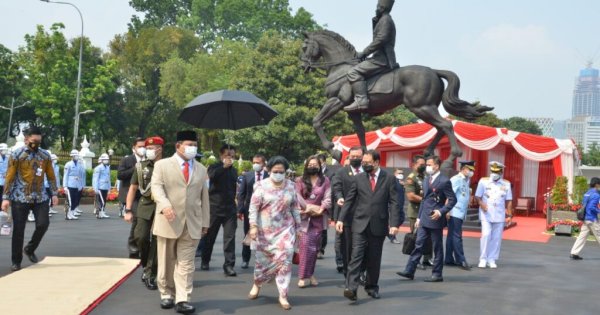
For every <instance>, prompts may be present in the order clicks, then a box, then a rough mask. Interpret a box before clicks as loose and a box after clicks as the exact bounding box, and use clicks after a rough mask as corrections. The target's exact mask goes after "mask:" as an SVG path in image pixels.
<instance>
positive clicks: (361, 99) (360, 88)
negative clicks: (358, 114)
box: [344, 81, 369, 112]
mask: <svg viewBox="0 0 600 315" xmlns="http://www.w3.org/2000/svg"><path fill="white" fill-rule="evenodd" d="M352 90H353V91H354V103H352V104H350V105H348V106H346V107H344V110H345V111H347V112H353V111H358V110H364V109H367V108H369V98H368V97H367V81H356V82H352Z"/></svg>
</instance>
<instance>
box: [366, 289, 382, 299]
mask: <svg viewBox="0 0 600 315" xmlns="http://www.w3.org/2000/svg"><path fill="white" fill-rule="evenodd" d="M366 291H367V294H368V295H369V296H370V297H372V298H374V299H376V300H379V299H380V298H381V296H380V295H379V291H377V290H366Z"/></svg>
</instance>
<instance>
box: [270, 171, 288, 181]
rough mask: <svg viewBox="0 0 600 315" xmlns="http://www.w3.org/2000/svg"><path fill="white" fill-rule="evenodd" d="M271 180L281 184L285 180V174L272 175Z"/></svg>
mask: <svg viewBox="0 0 600 315" xmlns="http://www.w3.org/2000/svg"><path fill="white" fill-rule="evenodd" d="M269 178H270V179H272V180H273V182H275V183H281V182H282V181H283V180H284V179H285V174H279V173H271V175H270V176H269Z"/></svg>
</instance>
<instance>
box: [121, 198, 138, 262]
mask: <svg viewBox="0 0 600 315" xmlns="http://www.w3.org/2000/svg"><path fill="white" fill-rule="evenodd" d="M138 201H139V200H138V199H134V200H133V204H132V205H131V213H132V214H133V218H132V219H131V229H129V237H128V238H127V245H128V247H129V253H130V254H131V253H132V252H137V251H138V247H137V244H136V242H135V235H134V234H135V227H136V226H137V215H136V213H137V206H138ZM123 207H125V205H123Z"/></svg>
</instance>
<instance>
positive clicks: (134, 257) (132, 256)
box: [129, 251, 140, 259]
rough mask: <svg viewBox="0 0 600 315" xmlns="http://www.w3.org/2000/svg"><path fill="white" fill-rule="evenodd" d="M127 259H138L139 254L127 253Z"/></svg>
mask: <svg viewBox="0 0 600 315" xmlns="http://www.w3.org/2000/svg"><path fill="white" fill-rule="evenodd" d="M129 258H131V259H140V252H138V251H129Z"/></svg>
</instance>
